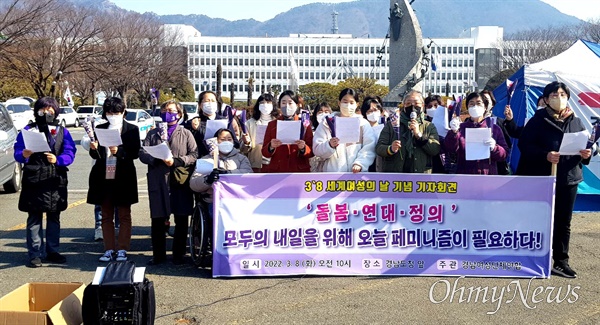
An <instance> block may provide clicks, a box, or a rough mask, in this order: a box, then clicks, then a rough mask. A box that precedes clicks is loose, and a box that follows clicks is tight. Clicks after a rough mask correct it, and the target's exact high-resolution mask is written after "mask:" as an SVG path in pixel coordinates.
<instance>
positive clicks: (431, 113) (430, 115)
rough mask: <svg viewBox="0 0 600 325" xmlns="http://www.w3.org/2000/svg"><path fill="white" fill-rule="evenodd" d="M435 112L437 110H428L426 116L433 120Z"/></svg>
mask: <svg viewBox="0 0 600 325" xmlns="http://www.w3.org/2000/svg"><path fill="white" fill-rule="evenodd" d="M436 110H437V108H428V109H427V116H429V117H431V118H433V116H434V115H435V111H436Z"/></svg>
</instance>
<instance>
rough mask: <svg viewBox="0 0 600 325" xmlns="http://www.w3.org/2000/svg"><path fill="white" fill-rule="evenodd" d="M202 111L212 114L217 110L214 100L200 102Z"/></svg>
mask: <svg viewBox="0 0 600 325" xmlns="http://www.w3.org/2000/svg"><path fill="white" fill-rule="evenodd" d="M202 111H203V112H204V114H206V115H209V116H212V115H215V113H216V112H217V103H216V102H204V103H202Z"/></svg>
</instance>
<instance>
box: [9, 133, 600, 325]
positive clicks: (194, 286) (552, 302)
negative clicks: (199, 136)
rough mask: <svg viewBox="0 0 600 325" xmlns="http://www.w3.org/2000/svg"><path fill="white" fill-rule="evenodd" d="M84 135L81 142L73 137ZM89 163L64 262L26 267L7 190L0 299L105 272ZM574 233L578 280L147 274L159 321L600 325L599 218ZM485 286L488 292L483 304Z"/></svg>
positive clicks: (142, 211) (79, 171) (144, 205)
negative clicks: (29, 286)
mask: <svg viewBox="0 0 600 325" xmlns="http://www.w3.org/2000/svg"><path fill="white" fill-rule="evenodd" d="M77 136H79V138H80V134H77V131H76V136H75V138H77ZM78 148H81V147H79V146H78ZM90 163H91V162H90V160H89V158H88V157H86V152H84V151H83V150H81V149H80V152H78V157H77V160H76V163H75V164H74V165H73V166H72V168H71V171H70V174H69V177H70V178H69V179H70V184H69V188H70V189H71V190H70V202H71V206H70V207H69V209H67V210H66V211H65V212H64V213H63V214H62V215H61V220H62V228H63V232H62V239H61V250H62V251H63V252H64V253H65V255H66V256H67V258H68V263H67V264H64V265H60V266H58V265H44V267H42V268H38V269H30V268H27V267H25V263H26V262H27V253H26V249H25V231H24V230H23V228H24V224H23V223H24V222H25V219H26V215H25V213H22V212H19V211H18V210H17V208H16V205H17V200H18V194H6V193H3V192H1V191H0V215H1V217H0V296H3V295H5V294H6V293H8V292H10V291H12V290H14V289H15V288H17V287H18V286H20V285H22V284H23V283H26V282H32V281H58V282H72V281H80V282H84V283H88V282H90V281H91V280H92V278H93V272H94V270H95V268H96V267H97V266H99V265H101V264H100V263H99V262H98V257H99V255H100V253H101V251H102V245H101V244H100V243H97V242H93V241H92V236H93V229H92V228H93V216H92V207H91V206H90V205H87V204H85V203H83V200H84V198H85V194H86V188H87V185H86V184H87V173H88V170H89V166H90V165H89V164H90ZM144 170H145V169H144V168H143V167H142V166H140V169H138V171H139V173H138V178H139V179H140V200H141V202H140V203H139V204H137V205H135V206H134V207H133V209H132V210H133V223H134V230H133V242H132V251H131V255H130V256H131V259H132V260H133V261H135V262H136V263H137V264H138V265H144V264H145V263H146V262H147V261H148V260H149V259H150V256H151V251H150V237H149V233H150V219H149V217H148V216H149V212H148V201H147V200H148V198H147V194H146V192H145V191H146V186H145V178H144V176H145V175H144V174H145V173H144V172H142V171H144ZM572 228H573V234H572V241H571V251H572V258H571V264H572V266H573V267H574V268H575V269H576V270H577V271H578V273H579V278H577V279H575V280H567V279H563V278H559V277H552V278H551V279H547V280H532V281H530V280H527V279H521V280H515V279H486V278H467V279H465V278H437V277H331V276H330V277H322V276H303V277H264V278H237V279H212V278H210V274H209V272H208V271H206V270H200V269H196V268H194V267H192V266H190V265H183V266H174V265H172V264H170V263H169V264H166V265H161V266H157V267H150V268H148V270H147V275H148V277H149V278H150V279H151V280H153V281H154V283H155V286H156V295H157V296H156V301H157V317H158V319H157V321H156V323H157V324H240V323H269V324H281V323H296V324H302V323H311V324H314V323H344V324H348V323H350V324H357V323H381V324H383V323H417V322H418V323H424V324H439V323H447V322H448V321H451V322H452V323H457V324H460V323H511V322H514V323H525V324H527V323H533V324H542V323H548V324H550V323H553V324H555V323H564V324H598V323H600V286H599V285H598V281H597V280H598V277H599V276H600V213H584V214H577V215H576V216H575V218H574V220H573V227H572ZM447 286H449V288H450V289H448V290H447ZM470 287H473V288H477V287H481V290H482V291H481V293H480V296H479V297H478V298H477V300H476V299H475V298H476V296H477V291H476V290H475V291H473V290H472V289H471V290H469V288H470ZM461 288H463V289H462V292H464V294H463V296H462V301H461V296H460V295H461ZM485 288H487V289H488V293H487V296H485V297H484V294H483V290H484V289H485ZM519 288H520V290H519ZM537 288H540V289H537ZM453 290H454V293H453V292H452V291H453ZM470 291H472V294H471V297H470V299H469V292H470ZM536 292H537V294H535V295H534V293H536ZM446 294H447V297H446V299H445V300H444V297H445V296H446ZM432 300H433V301H434V302H432ZM435 302H437V303H435Z"/></svg>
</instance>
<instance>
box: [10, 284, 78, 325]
mask: <svg viewBox="0 0 600 325" xmlns="http://www.w3.org/2000/svg"><path fill="white" fill-rule="evenodd" d="M84 289H85V284H83V283H81V282H75V283H46V282H32V283H26V284H24V285H22V286H20V287H18V288H17V289H15V290H13V291H12V292H10V293H9V294H7V295H6V296H4V297H2V298H0V325H8V324H36V325H45V324H54V325H58V324H81V323H83V318H82V317H81V302H82V300H83V290H84Z"/></svg>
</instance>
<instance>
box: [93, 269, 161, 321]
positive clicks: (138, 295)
mask: <svg viewBox="0 0 600 325" xmlns="http://www.w3.org/2000/svg"><path fill="white" fill-rule="evenodd" d="M134 272H135V263H133V262H132V261H125V262H110V263H109V264H108V266H107V267H106V270H105V272H104V276H103V278H102V280H101V282H100V284H99V285H96V284H90V285H88V286H87V287H86V288H85V290H84V292H83V303H82V315H83V324H86V325H87V324H136V325H137V324H154V317H155V312H156V301H155V295H154V283H153V282H152V281H149V280H148V279H147V278H145V277H144V280H143V281H142V282H137V283H134V282H133V274H134Z"/></svg>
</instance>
